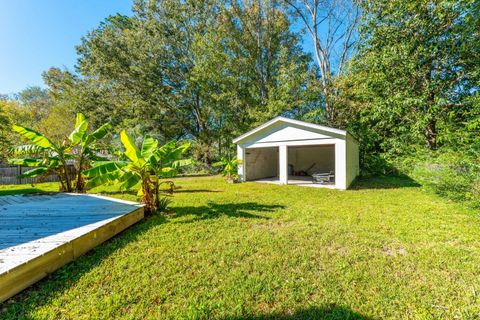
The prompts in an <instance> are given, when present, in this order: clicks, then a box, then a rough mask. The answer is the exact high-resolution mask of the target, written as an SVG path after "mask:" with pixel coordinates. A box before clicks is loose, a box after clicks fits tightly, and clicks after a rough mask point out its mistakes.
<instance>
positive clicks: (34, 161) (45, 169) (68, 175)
mask: <svg viewBox="0 0 480 320" xmlns="http://www.w3.org/2000/svg"><path fill="white" fill-rule="evenodd" d="M12 129H13V131H15V132H17V133H18V134H19V135H20V136H22V137H23V138H24V139H26V140H28V141H30V142H31V143H32V144H29V145H21V146H18V147H16V148H14V154H15V155H16V156H26V157H24V158H19V159H10V160H9V162H10V163H12V164H17V165H24V166H30V167H37V168H34V169H32V170H29V171H27V172H25V173H23V174H22V175H21V176H20V177H21V178H24V177H29V178H34V177H39V178H40V179H41V177H43V176H46V175H49V174H56V175H57V176H58V177H59V180H60V184H61V190H62V191H66V192H72V191H76V192H85V184H84V181H83V176H82V171H83V170H84V169H85V168H86V167H87V166H88V165H89V162H90V161H92V160H98V159H99V158H100V157H98V156H97V151H98V150H97V149H96V147H95V143H97V142H98V141H99V140H101V139H102V138H104V137H105V136H106V135H107V134H108V133H110V130H111V126H110V125H109V124H105V125H103V126H101V127H100V128H98V129H97V130H95V131H94V132H92V133H88V130H87V129H88V121H87V120H86V119H85V117H84V115H83V114H81V113H79V114H77V120H76V123H75V127H74V130H73V131H72V133H71V134H70V135H69V137H68V139H65V140H64V141H63V143H61V144H57V143H54V142H53V141H52V140H50V139H49V138H47V137H46V136H44V135H42V134H41V133H39V132H36V131H35V130H32V129H29V128H25V127H22V126H17V125H13V126H12ZM70 164H73V165H74V170H72V169H71V167H70ZM72 176H73V177H74V180H72Z"/></svg>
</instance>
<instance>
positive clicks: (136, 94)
mask: <svg viewBox="0 0 480 320" xmlns="http://www.w3.org/2000/svg"><path fill="white" fill-rule="evenodd" d="M280 9H281V8H279V6H278V5H277V4H276V3H275V2H274V1H266V0H257V1H246V2H237V1H232V2H227V3H226V2H222V1H216V0H203V1H193V0H192V1H181V0H166V1H136V2H135V5H134V9H133V11H134V15H133V16H132V17H125V16H118V15H117V16H113V17H109V18H108V19H107V20H106V21H105V22H104V23H103V24H102V25H101V26H100V27H99V28H97V29H96V30H94V31H92V32H91V33H90V34H89V35H87V37H85V38H84V39H83V42H82V45H81V46H79V47H78V53H79V55H80V58H79V65H78V68H79V70H80V72H81V73H82V75H83V76H84V78H85V79H86V80H87V81H92V82H93V83H95V84H97V85H96V86H95V87H96V88H107V89H106V90H105V92H104V93H106V94H108V93H109V92H112V91H113V92H114V93H115V95H116V97H113V98H112V99H110V100H115V101H119V102H120V103H123V104H124V105H125V106H124V108H126V111H125V115H128V117H130V118H132V122H134V123H135V125H136V126H139V125H141V126H142V128H141V132H140V133H146V132H150V133H151V132H157V133H160V134H161V136H163V138H164V139H163V140H166V139H173V138H181V137H185V138H193V139H194V140H195V141H196V143H195V144H193V147H192V149H193V151H194V152H195V153H196V154H197V155H198V157H197V158H198V159H201V160H203V161H204V162H206V163H211V161H212V160H213V158H214V157H215V150H214V148H215V147H220V146H221V145H223V144H226V141H228V140H229V139H230V138H231V136H232V135H233V134H235V133H238V132H239V130H243V129H246V128H249V127H250V126H251V125H252V123H254V122H258V121H262V120H264V119H265V118H267V117H271V116H274V115H278V114H281V113H283V112H286V111H288V110H291V109H294V108H296V107H298V106H299V105H301V101H302V99H303V95H304V90H305V87H306V80H307V75H306V73H307V72H308V69H309V60H308V56H306V55H305V54H304V53H303V52H302V50H301V48H300V46H299V38H298V36H297V35H295V34H293V33H292V32H291V31H290V30H289V28H290V22H289V21H288V19H287V17H286V16H285V14H284V13H283V12H282V10H280ZM110 96H112V95H110ZM126 117H127V116H126ZM142 131H143V132H142ZM222 141H223V142H222Z"/></svg>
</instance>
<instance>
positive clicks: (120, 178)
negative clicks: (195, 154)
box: [83, 130, 191, 214]
mask: <svg viewBox="0 0 480 320" xmlns="http://www.w3.org/2000/svg"><path fill="white" fill-rule="evenodd" d="M120 140H121V142H122V144H123V146H124V148H125V151H124V152H123V154H122V155H121V158H122V159H123V160H118V161H96V162H94V163H93V167H92V168H91V169H89V170H86V171H84V172H83V173H84V175H85V176H86V177H88V178H89V180H88V182H87V187H89V188H90V187H96V186H100V185H103V184H107V183H116V184H119V186H120V189H121V190H130V189H137V195H138V196H139V197H140V198H141V199H142V203H143V204H145V213H147V214H148V213H153V212H155V211H157V210H158V209H159V208H160V203H161V202H162V195H161V191H160V187H161V185H162V184H168V185H169V186H170V187H171V186H172V185H173V182H172V181H170V180H167V179H168V178H171V177H174V176H175V175H177V174H178V169H179V168H181V167H183V166H186V165H189V164H190V163H191V160H189V159H180V157H181V156H182V155H183V154H184V153H185V151H186V150H187V149H188V148H189V146H190V144H189V143H182V144H178V143H177V142H175V141H171V142H169V143H167V144H165V145H163V146H159V143H158V140H156V139H154V138H153V137H151V136H150V135H146V136H145V137H144V139H143V143H142V146H141V148H138V147H137V146H136V145H135V143H134V142H133V140H132V138H131V137H130V136H129V135H128V134H127V133H126V132H125V130H123V131H122V132H121V133H120ZM171 190H173V188H171Z"/></svg>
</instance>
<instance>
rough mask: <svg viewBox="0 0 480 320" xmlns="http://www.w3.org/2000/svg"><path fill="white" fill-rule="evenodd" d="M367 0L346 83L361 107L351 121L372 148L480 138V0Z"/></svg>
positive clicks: (398, 149)
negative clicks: (478, 124)
mask: <svg viewBox="0 0 480 320" xmlns="http://www.w3.org/2000/svg"><path fill="white" fill-rule="evenodd" d="M362 4H363V9H364V10H365V12H364V15H363V19H362V22H363V23H362V28H361V35H362V39H363V44H362V46H361V47H360V50H359V52H358V54H357V55H356V57H355V58H354V60H353V61H352V63H351V68H350V74H349V75H348V76H346V77H347V81H345V83H346V85H345V87H344V89H345V96H346V97H349V100H353V102H351V103H352V108H354V109H355V112H354V113H356V114H357V115H358V116H357V119H356V120H354V121H349V122H350V123H349V126H350V128H352V129H353V131H356V132H357V135H358V136H361V137H363V138H364V139H365V141H364V148H365V149H366V152H372V151H373V152H378V151H380V152H387V153H392V154H405V153H410V152H412V150H415V149H416V147H417V146H419V145H426V146H427V147H428V148H429V149H432V150H434V149H436V148H438V147H440V146H442V145H457V144H458V143H459V142H460V143H462V144H468V143H472V142H474V141H479V140H478V132H477V130H473V127H472V126H471V125H468V124H469V123H470V124H472V123H474V122H473V121H475V120H474V119H478V116H479V115H480V105H479V104H478V103H475V101H474V99H472V98H473V97H474V96H476V95H478V90H479V79H480V78H479V76H480V74H479V72H478V70H479V67H478V66H479V65H480V63H479V62H480V60H479V59H480V56H479V55H478V48H479V43H480V34H479V33H478V25H477V27H476V29H475V25H476V24H477V22H478V18H479V12H478V3H477V2H476V1H472V0H466V1H465V0H443V1H437V2H435V3H432V2H431V1H426V0H425V1H423V0H422V1H404V0H394V1H390V0H388V1H367V2H363V3H362ZM475 21H477V22H475ZM474 30H475V31H474ZM354 119H355V118H354ZM472 139H473V141H472Z"/></svg>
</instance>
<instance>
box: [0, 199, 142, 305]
mask: <svg viewBox="0 0 480 320" xmlns="http://www.w3.org/2000/svg"><path fill="white" fill-rule="evenodd" d="M142 218H143V207H141V206H140V205H138V204H136V203H133V202H128V201H122V200H118V199H111V198H106V197H102V196H95V195H77V194H64V193H63V194H62V193H58V194H47V195H39V194H34V195H15V196H1V197H0V302H2V301H5V300H6V299H8V298H9V297H11V296H12V295H14V294H16V293H18V292H19V291H21V290H23V289H24V288H26V287H27V286H29V285H31V284H32V283H35V282H36V281H38V280H39V279H41V278H42V277H44V276H45V275H46V274H49V273H51V272H53V271H54V270H55V269H57V268H59V267H61V266H62V265H63V264H65V263H67V262H69V261H71V260H73V259H74V258H76V257H78V256H79V255H81V254H83V253H85V252H87V251H88V250H90V249H91V248H93V247H95V246H96V245H98V244H100V243H102V242H103V241H105V240H108V239H109V238H111V237H112V236H114V235H116V234H117V233H119V232H121V231H122V230H124V229H125V228H127V227H129V226H130V225H132V224H134V223H136V222H137V221H139V220H140V219H142Z"/></svg>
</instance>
